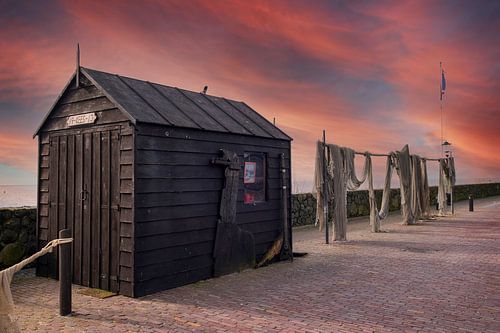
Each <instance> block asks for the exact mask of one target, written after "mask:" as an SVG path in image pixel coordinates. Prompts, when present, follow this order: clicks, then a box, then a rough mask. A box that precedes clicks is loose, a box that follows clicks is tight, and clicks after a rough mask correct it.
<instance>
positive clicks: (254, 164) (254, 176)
mask: <svg viewBox="0 0 500 333" xmlns="http://www.w3.org/2000/svg"><path fill="white" fill-rule="evenodd" d="M243 188H244V190H245V193H244V196H243V202H244V203H245V204H256V203H259V202H264V201H266V154H265V153H245V154H244V165H243Z"/></svg>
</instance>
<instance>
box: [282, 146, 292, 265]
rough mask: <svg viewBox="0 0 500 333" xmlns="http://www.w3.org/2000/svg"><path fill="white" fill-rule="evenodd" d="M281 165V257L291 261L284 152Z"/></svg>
mask: <svg viewBox="0 0 500 333" xmlns="http://www.w3.org/2000/svg"><path fill="white" fill-rule="evenodd" d="M280 167H281V207H282V219H283V221H282V223H283V251H282V258H286V259H289V260H291V261H293V253H291V251H290V230H289V229H288V187H287V186H286V185H287V182H286V165H285V154H283V153H281V154H280Z"/></svg>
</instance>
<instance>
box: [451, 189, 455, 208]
mask: <svg viewBox="0 0 500 333" xmlns="http://www.w3.org/2000/svg"><path fill="white" fill-rule="evenodd" d="M450 197H451V198H450V200H451V215H453V214H455V206H454V205H453V185H452V186H451V193H450Z"/></svg>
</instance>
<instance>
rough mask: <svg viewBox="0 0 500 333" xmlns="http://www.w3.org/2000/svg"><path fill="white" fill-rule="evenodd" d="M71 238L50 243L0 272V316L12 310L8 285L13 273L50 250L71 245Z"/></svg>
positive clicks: (12, 304)
mask: <svg viewBox="0 0 500 333" xmlns="http://www.w3.org/2000/svg"><path fill="white" fill-rule="evenodd" d="M72 241H73V238H59V239H54V240H52V241H50V242H49V243H48V244H47V245H45V246H44V247H43V248H42V249H41V250H40V251H38V252H37V253H35V254H33V255H32V256H30V257H28V258H26V259H24V260H23V261H21V262H19V263H17V264H15V265H13V266H11V267H9V268H6V269H4V270H3V271H0V315H7V314H9V313H11V312H12V310H13V309H14V301H13V300H12V292H11V290H10V284H11V282H12V277H13V276H14V274H15V273H17V272H19V271H20V270H21V269H22V268H23V267H24V266H26V265H28V264H30V263H32V262H33V261H35V260H36V259H38V258H39V257H41V256H43V255H45V254H47V253H49V252H52V250H53V249H54V248H55V247H56V246H59V245H61V244H66V243H71V242H72Z"/></svg>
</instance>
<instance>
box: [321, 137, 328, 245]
mask: <svg viewBox="0 0 500 333" xmlns="http://www.w3.org/2000/svg"><path fill="white" fill-rule="evenodd" d="M321 158H322V159H323V221H325V242H326V244H329V243H330V231H329V229H330V228H329V227H328V201H329V200H328V193H327V192H328V186H327V183H326V177H327V175H326V168H327V165H326V132H325V130H323V154H322V156H321Z"/></svg>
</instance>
